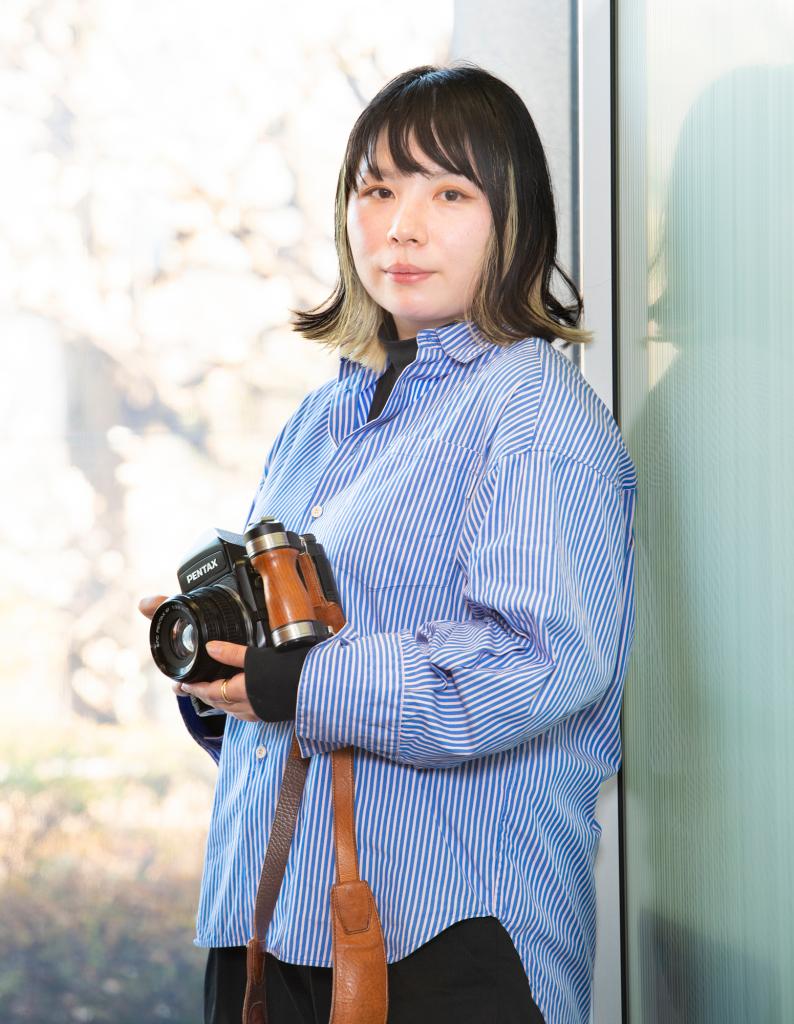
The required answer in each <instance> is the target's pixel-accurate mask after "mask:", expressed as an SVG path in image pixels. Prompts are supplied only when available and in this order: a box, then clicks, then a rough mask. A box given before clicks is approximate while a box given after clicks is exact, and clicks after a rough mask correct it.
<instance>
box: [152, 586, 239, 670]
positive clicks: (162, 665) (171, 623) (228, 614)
mask: <svg viewBox="0 0 794 1024" xmlns="http://www.w3.org/2000/svg"><path fill="white" fill-rule="evenodd" d="M253 635H254V622H253V621H252V619H251V615H250V613H249V611H248V609H247V608H246V607H245V605H244V604H243V602H242V601H241V600H240V598H239V596H238V595H237V593H235V592H234V591H233V590H230V589H228V588H227V587H225V586H222V585H217V584H216V585H213V586H209V587H199V588H198V589H196V590H192V591H190V593H189V594H178V595H177V596H176V597H172V598H170V599H169V600H168V601H164V602H163V603H162V604H161V605H160V607H159V608H158V609H157V611H156V612H155V613H154V616H153V618H152V625H151V628H150V630H149V645H150V647H151V649H152V657H153V658H154V660H155V664H156V665H157V667H158V668H159V669H160V671H161V672H163V673H165V675H167V676H170V678H171V679H177V680H179V681H180V682H183V683H193V682H199V681H200V682H212V681H213V680H214V679H223V678H225V677H227V676H228V675H229V674H230V670H229V666H228V665H223V664H221V663H220V662H218V661H215V659H214V658H211V657H210V656H209V654H207V651H206V647H205V645H206V644H207V643H208V642H209V641H210V640H226V641H228V642H229V643H233V644H245V645H250V644H251V642H252V638H253Z"/></svg>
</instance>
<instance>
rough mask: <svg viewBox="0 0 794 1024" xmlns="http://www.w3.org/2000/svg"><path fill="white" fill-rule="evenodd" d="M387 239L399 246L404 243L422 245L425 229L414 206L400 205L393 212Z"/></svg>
mask: <svg viewBox="0 0 794 1024" xmlns="http://www.w3.org/2000/svg"><path fill="white" fill-rule="evenodd" d="M389 238H390V239H391V240H392V241H394V242H399V243H400V244H401V245H402V244H404V243H405V242H417V243H419V244H422V243H424V242H426V241H427V229H426V227H425V224H424V220H423V218H422V215H421V212H420V211H419V210H418V209H417V207H416V205H415V204H410V203H401V204H400V205H399V206H398V208H397V209H396V210H395V211H394V219H393V220H392V222H391V225H390V227H389Z"/></svg>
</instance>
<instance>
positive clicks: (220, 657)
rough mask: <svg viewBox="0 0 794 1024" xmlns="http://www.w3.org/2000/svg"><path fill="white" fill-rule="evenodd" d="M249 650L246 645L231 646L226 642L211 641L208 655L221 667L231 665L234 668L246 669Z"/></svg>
mask: <svg viewBox="0 0 794 1024" xmlns="http://www.w3.org/2000/svg"><path fill="white" fill-rule="evenodd" d="M247 649H248V648H247V647H246V646H245V645H244V644H230V643H227V642H226V641H225V640H210V642H209V643H208V644H207V654H209V656H210V657H211V658H214V659H215V661H219V662H220V663H221V665H231V666H232V668H243V667H244V665H245V652H246V650H247Z"/></svg>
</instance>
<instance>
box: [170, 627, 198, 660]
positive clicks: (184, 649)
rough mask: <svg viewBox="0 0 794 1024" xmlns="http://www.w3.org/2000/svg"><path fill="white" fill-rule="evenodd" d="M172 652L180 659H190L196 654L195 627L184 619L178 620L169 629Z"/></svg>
mask: <svg viewBox="0 0 794 1024" xmlns="http://www.w3.org/2000/svg"><path fill="white" fill-rule="evenodd" d="M170 643H171V648H172V650H173V651H174V652H175V653H176V654H177V655H178V656H179V657H180V658H190V657H191V655H193V654H195V653H196V627H195V626H194V625H193V623H192V622H188V620H187V619H185V618H182V617H180V618H178V619H177V620H176V622H175V623H174V624H173V626H172V627H171V635H170Z"/></svg>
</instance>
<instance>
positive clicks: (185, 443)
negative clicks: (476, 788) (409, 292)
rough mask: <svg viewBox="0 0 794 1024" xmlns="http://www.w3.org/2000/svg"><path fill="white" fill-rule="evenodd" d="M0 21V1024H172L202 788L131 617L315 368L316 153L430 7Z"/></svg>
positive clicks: (318, 267)
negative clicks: (300, 324) (294, 325)
mask: <svg viewBox="0 0 794 1024" xmlns="http://www.w3.org/2000/svg"><path fill="white" fill-rule="evenodd" d="M399 13H400V16H399V17H395V16H394V15H393V9H392V8H391V7H390V6H389V5H386V4H384V3H375V4H368V5H367V6H366V7H362V5H360V4H357V3H354V2H352V0H335V2H334V3H333V4H327V3H320V2H314V3H308V4H307V3H301V4H270V3H267V4H263V3H261V2H258V0H257V2H254V0H250V2H246V0H232V2H229V3H226V4H223V5H219V4H201V3H198V4H197V3H195V0H190V2H187V0H169V2H168V3H165V4H163V3H154V2H141V0H135V2H132V0H50V2H33V0H30V2H27V0H4V2H3V5H2V7H1V8H0V338H1V339H2V354H3V362H2V370H1V371H0V409H1V410H2V421H1V425H0V458H1V459H2V467H3V480H4V486H3V488H2V491H3V497H2V500H1V501H0V551H2V566H3V571H2V574H0V602H2V604H1V607H0V639H1V640H2V649H3V652H4V656H5V665H4V670H3V675H4V678H5V679H6V682H7V684H8V685H7V687H6V689H5V693H4V699H3V710H4V720H5V730H4V734H5V740H4V742H3V745H2V751H3V753H2V755H0V758H1V760H0V782H1V783H2V794H1V795H0V886H1V887H2V899H0V1020H1V1021H2V1022H3V1024H10V1022H17V1021H20V1022H21V1021H35V1022H43V1021H44V1020H58V1021H69V1020H73V1021H113V1022H116V1024H127V1022H129V1024H133V1022H134V1024H141V1022H143V1021H149V1020H171V1021H180V1022H195V1021H197V1020H199V1019H200V1005H201V978H202V971H203V960H204V954H203V953H202V952H201V951H199V950H196V949H194V948H193V947H192V945H191V939H192V936H193V918H194V913H195V906H196V899H197V893H198V881H199V874H200V869H201V861H202V855H203V844H204V837H205V834H206V827H207V822H208V817H209V804H210V798H211V791H212V784H213V780H214V767H213V765H212V763H211V761H210V759H209V758H208V757H207V756H206V754H203V753H202V752H201V751H200V750H199V749H198V747H195V746H194V745H193V743H192V741H191V740H190V739H189V737H188V736H187V733H186V732H185V731H184V729H183V727H182V725H181V720H179V716H178V714H177V713H176V708H175V701H174V698H173V695H172V694H171V691H170V688H169V685H168V681H167V680H166V678H165V677H164V676H162V675H160V673H159V672H158V671H157V670H156V668H155V667H154V665H153V663H152V662H151V658H150V655H149V649H148V628H147V626H148V624H147V623H146V622H145V620H144V619H143V618H142V617H141V616H140V615H139V614H138V612H137V611H136V604H137V600H138V598H139V597H140V596H141V595H143V594H148V593H168V594H170V593H174V592H175V591H176V590H177V589H178V588H177V583H176V575H175V574H176V568H177V564H178V561H179V559H180V557H181V555H182V554H183V553H184V551H185V550H186V549H187V548H188V547H189V546H190V544H191V543H192V541H193V540H194V538H195V537H196V536H197V535H198V534H200V533H201V532H203V531H204V530H205V529H207V528H208V527H210V526H219V527H223V528H226V529H230V530H234V531H239V530H241V529H242V526H243V520H244V518H245V514H246V512H247V510H248V506H249V503H250V499H251V497H252V495H253V492H254V490H255V487H256V484H257V482H258V480H259V476H260V473H261V468H262V463H263V461H264V457H265V455H266V453H267V450H268V448H269V446H270V443H271V441H272V439H273V438H274V436H275V434H276V432H277V430H278V429H279V427H280V426H281V425H282V424H283V422H284V421H285V419H286V418H287V416H288V415H289V414H290V413H291V412H292V410H293V409H294V408H295V407H296V405H297V403H298V401H299V400H300V399H301V398H302V397H303V395H304V394H305V393H306V392H307V391H308V390H309V389H311V388H312V387H315V386H317V385H318V384H320V383H321V382H323V381H324V380H326V379H328V377H329V376H331V375H333V374H335V372H336V365H335V360H334V359H333V358H331V357H330V356H329V355H328V354H326V353H325V352H324V351H323V350H322V349H321V348H319V347H318V346H316V345H315V344H313V343H311V342H307V341H305V340H304V339H302V338H300V337H299V336H298V335H296V334H294V333H293V332H292V331H291V330H290V328H289V326H288V319H289V309H290V308H292V307H308V306H310V305H313V304H316V303H317V302H318V301H320V300H321V299H323V298H324V297H325V296H326V295H327V294H328V292H329V291H330V290H331V288H332V286H333V284H334V281H335V275H336V262H335V255H334V249H333V216H332V213H333V198H334V191H335V186H336V175H337V171H338V168H339V165H340V162H341V159H342V155H343V150H344V144H345V141H346V139H347V135H348V132H349V131H350V128H351V127H352V124H353V122H354V120H355V118H356V116H357V115H358V113H359V111H360V110H361V109H362V107H363V106H364V104H365V103H366V102H367V101H368V100H369V99H370V98H371V97H372V96H373V95H374V93H375V92H376V91H377V90H378V89H379V88H380V87H381V86H382V85H383V84H384V83H385V82H386V81H387V80H388V79H389V78H391V77H392V76H393V75H395V74H397V73H398V72H400V71H402V70H404V69H406V68H408V67H411V66H413V65H416V64H423V63H434V62H443V61H445V60H446V59H448V44H449V38H450V33H451V27H452V4H451V0H450V2H442V3H433V4H427V3H423V2H416V0H406V2H404V3H402V4H401V5H400V12H399Z"/></svg>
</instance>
